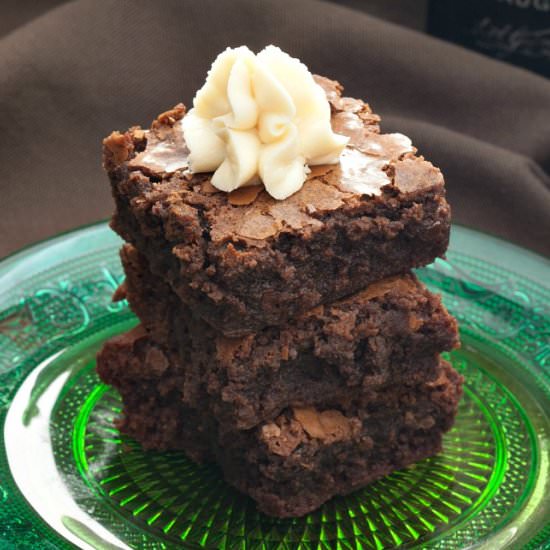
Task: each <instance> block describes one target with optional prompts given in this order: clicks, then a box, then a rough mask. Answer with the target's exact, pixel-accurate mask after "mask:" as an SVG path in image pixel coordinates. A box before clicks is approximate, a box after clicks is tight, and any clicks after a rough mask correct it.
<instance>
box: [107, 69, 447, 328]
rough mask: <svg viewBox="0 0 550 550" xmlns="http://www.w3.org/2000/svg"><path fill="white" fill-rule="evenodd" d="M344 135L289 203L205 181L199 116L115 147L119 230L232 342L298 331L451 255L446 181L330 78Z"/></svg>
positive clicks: (111, 152) (158, 126) (336, 123)
mask: <svg viewBox="0 0 550 550" xmlns="http://www.w3.org/2000/svg"><path fill="white" fill-rule="evenodd" d="M317 82H318V83H319V84H320V85H321V86H322V87H323V88H324V90H325V92H326V95H327V98H328V100H329V102H330V105H331V110H332V126H333V129H334V130H335V131H336V132H339V133H341V134H345V135H347V136H349V137H350V141H349V144H348V146H347V147H346V148H345V149H344V151H343V153H342V155H341V159H340V163H339V164H335V165H325V166H316V167H313V169H312V170H311V173H310V174H309V176H308V178H307V180H306V182H305V183H304V186H303V187H302V189H301V190H299V191H298V192H297V193H295V194H294V195H292V196H291V197H289V198H288V199H286V200H285V201H277V200H275V199H273V198H271V197H270V196H269V195H268V194H267V193H266V192H265V191H264V190H263V189H262V187H261V186H252V187H247V188H241V189H238V190H236V191H234V192H233V193H230V194H226V193H223V192H219V191H218V190H217V189H215V188H214V187H213V186H212V184H211V175H209V174H191V173H190V172H189V170H188V167H187V155H188V150H187V148H186V145H185V141H184V139H183V131H182V119H183V117H184V116H185V108H184V107H183V105H179V106H177V107H175V108H174V109H172V110H170V111H167V112H165V113H163V114H161V115H159V117H158V118H157V119H156V120H155V121H154V122H153V124H152V126H151V129H150V130H147V131H144V130H142V129H141V128H139V127H134V128H131V129H130V130H128V131H127V132H125V133H119V132H113V133H112V134H111V135H110V136H109V137H108V138H106V139H105V140H104V166H105V168H106V170H107V172H108V174H109V178H110V181H111V187H112V192H113V195H114V199H115V203H116V212H115V214H114V216H113V220H112V227H113V228H114V229H115V231H117V232H118V233H119V234H120V235H121V236H122V237H123V238H124V239H125V240H126V241H127V242H130V243H132V244H134V245H135V246H136V247H137V248H138V249H139V250H140V251H141V252H142V253H143V254H144V255H145V256H146V257H147V259H148V261H149V262H150V265H151V269H152V270H153V271H154V272H155V273H156V274H158V275H161V276H162V277H163V278H165V279H166V280H167V281H168V282H169V284H170V285H171V287H172V289H173V290H174V292H175V293H176V294H177V295H178V296H179V298H180V299H181V301H182V302H183V303H185V304H186V305H187V306H188V307H189V308H191V309H192V310H193V312H194V314H195V315H197V316H200V317H201V318H202V319H204V320H205V321H206V322H208V323H209V324H210V325H211V326H212V327H214V328H216V329H217V330H218V331H220V332H222V333H224V334H225V335H226V336H230V337H234V336H242V335H245V334H249V333H253V332H256V331H258V330H260V329H262V328H263V327H266V326H274V325H281V324H284V323H285V322H286V321H288V320H289V319H291V318H294V317H296V316H298V315H300V314H302V313H304V312H306V311H308V310H311V309H312V308H314V307H316V306H317V305H319V304H324V303H327V302H329V301H333V300H335V299H339V298H342V297H344V296H347V295H350V294H352V293H354V292H357V291H359V290H361V289H363V288H365V287H367V286H368V285H369V284H370V283H372V282H374V281H377V280H380V279H383V278H386V277H389V276H392V275H396V274H400V273H405V272H408V271H409V270H410V269H411V268H414V267H417V266H421V265H425V264H427V263H429V262H431V261H432V260H433V259H434V258H436V257H437V256H441V255H442V254H443V253H444V252H445V250H446V247H447V244H448V237H449V223H450V210H449V206H448V204H447V202H446V200H445V189H444V181H443V177H442V175H441V172H440V171H439V170H438V169H437V168H435V167H434V166H433V165H432V164H431V163H429V162H428V161H426V160H424V158H422V157H420V156H417V155H416V154H415V150H414V148H413V147H412V146H411V144H410V141H409V140H408V138H406V137H405V136H402V135H400V134H381V133H380V128H379V125H378V121H379V117H378V116H376V115H375V114H373V113H372V111H371V109H370V107H369V106H368V105H367V104H366V103H364V102H362V101H360V100H357V99H352V98H346V97H342V87H341V86H340V85H339V84H338V83H337V82H334V81H331V80H328V79H325V78H322V77H317Z"/></svg>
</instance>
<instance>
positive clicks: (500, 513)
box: [0, 223, 550, 550]
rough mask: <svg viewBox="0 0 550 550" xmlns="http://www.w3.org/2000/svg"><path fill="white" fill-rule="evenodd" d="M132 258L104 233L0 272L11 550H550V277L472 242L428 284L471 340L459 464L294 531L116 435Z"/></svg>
mask: <svg viewBox="0 0 550 550" xmlns="http://www.w3.org/2000/svg"><path fill="white" fill-rule="evenodd" d="M119 246H120V241H119V239H118V238H117V237H116V236H115V235H114V234H113V233H112V232H111V231H110V230H109V229H108V227H107V225H106V224H104V223H101V224H96V225H93V226H90V227H87V228H83V229H79V230H77V231H74V232H71V233H67V234H65V235H61V236H59V237H57V238H55V239H51V240H49V241H46V242H44V243H41V244H38V245H35V246H33V247H31V248H28V249H26V250H24V251H22V252H20V253H18V254H16V255H14V256H12V257H10V258H8V259H6V260H4V261H3V262H1V263H0V289H1V290H0V427H1V432H0V548H10V549H12V548H14V549H17V548H23V549H29V548H30V549H36V550H43V549H66V548H74V547H75V546H76V547H79V548H88V549H90V548H93V549H96V550H97V549H122V548H139V549H142V548H144V549H160V548H163V549H170V548H180V547H181V548H201V547H205V548H227V549H231V550H232V549H236V548H239V549H249V548H258V549H264V550H268V549H275V548H277V549H279V548H281V549H298V548H299V549H313V548H341V549H369V548H373V549H377V550H380V549H384V548H395V547H406V548H438V549H451V548H488V549H500V548H513V549H516V548H523V547H525V548H529V549H534V548H546V547H550V500H549V498H548V495H549V494H550V471H549V469H550V468H549V462H550V460H549V449H550V417H549V415H550V262H548V261H547V260H544V259H543V258H540V257H538V256H536V255H534V254H531V253H530V252H527V251H525V250H522V249H520V248H517V247H515V246H513V245H509V244H507V243H504V242H502V241H499V240H497V239H494V238H492V237H488V236H486V235H482V234H480V233H476V232H474V231H471V230H468V229H464V228H461V227H454V228H453V235H452V242H451V247H450V249H449V253H448V257H447V260H445V261H444V260H438V261H436V262H435V263H434V264H432V265H430V266H428V267H426V268H424V269H421V270H419V275H420V277H421V278H422V280H423V281H425V282H426V283H427V284H428V286H429V287H430V288H431V289H432V290H434V291H437V292H440V293H441V294H442V295H443V299H444V302H445V304H446V305H447V307H448V308H449V309H450V311H451V312H452V313H453V314H454V315H455V316H456V317H457V318H458V320H459V323H460V328H461V338H462V348H461V349H460V350H457V351H456V352H453V353H452V354H450V360H451V361H452V363H453V365H454V366H455V368H457V369H458V370H459V371H460V372H461V373H462V374H464V376H465V378H466V383H465V395H464V399H463V400H462V402H461V404H460V408H459V413H458V417H457V421H456V424H455V427H454V428H453V429H452V430H451V432H449V433H448V434H447V435H446V436H445V441H444V445H445V450H444V452H442V453H441V454H439V455H438V456H436V457H433V458H429V459H427V460H423V461H421V462H419V463H417V464H415V465H414V466H411V467H409V468H406V469H404V470H401V471H398V472H395V473H393V474H392V475H390V476H388V477H385V478H383V479H381V480H379V481H377V482H375V483H373V484H372V485H370V486H369V487H367V488H365V489H363V490H360V491H357V492H355V493H353V494H351V495H349V496H347V497H341V498H336V499H333V500H332V501H330V502H328V503H327V504H325V505H324V506H323V507H322V508H321V509H320V510H318V511H317V512H315V513H312V514H310V515H308V516H306V517H304V518H300V519H292V520H276V519H272V518H268V517H266V516H264V515H262V514H261V513H259V512H258V511H257V510H256V508H255V506H254V503H253V502H252V501H251V500H250V499H248V498H247V497H245V496H242V495H240V494H239V493H237V492H236V491H235V490H233V489H232V488H230V487H229V486H227V485H226V484H225V483H224V481H223V479H222V478H221V476H220V474H219V472H218V470H217V469H216V467H214V466H209V465H207V466H197V465H195V464H193V463H192V462H190V461H189V460H187V459H186V458H185V456H184V455H182V454H181V453H175V452H174V453H155V452H143V451H142V450H141V449H140V448H139V447H138V446H137V445H136V444H135V443H134V442H133V441H131V440H129V439H128V438H126V437H124V436H123V435H121V434H120V433H119V432H118V431H117V430H116V429H115V427H114V425H113V420H114V419H115V418H116V417H117V416H118V415H119V414H120V410H121V403H120V399H119V397H118V395H117V394H116V392H114V391H112V390H111V389H110V388H108V387H107V386H105V385H103V384H101V383H100V382H99V380H98V378H97V376H96V375H95V372H94V366H95V364H94V357H95V353H96V352H97V350H98V349H99V347H100V346H101V344H102V342H103V341H104V340H105V339H107V338H109V337H110V336H112V335H114V334H118V333H120V332H122V331H125V330H127V329H128V328H130V327H131V326H133V325H134V324H135V323H136V320H135V318H134V316H133V315H132V313H131V312H130V311H129V309H128V307H127V304H126V303H124V302H119V303H116V304H113V303H112V302H111V300H110V298H111V295H112V293H113V291H114V290H115V288H116V287H117V286H118V284H119V283H120V282H121V280H122V270H121V267H120V263H119V260H118V255H117V249H118V248H119Z"/></svg>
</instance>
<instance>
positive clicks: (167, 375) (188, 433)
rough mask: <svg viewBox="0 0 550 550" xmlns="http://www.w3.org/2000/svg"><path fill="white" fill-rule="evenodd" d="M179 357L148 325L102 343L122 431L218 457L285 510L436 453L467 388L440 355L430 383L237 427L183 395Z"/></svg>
mask: <svg viewBox="0 0 550 550" xmlns="http://www.w3.org/2000/svg"><path fill="white" fill-rule="evenodd" d="M178 361H179V358H178V357H177V355H176V354H175V353H174V352H173V351H169V350H167V349H166V348H164V347H162V346H160V345H158V344H156V343H154V342H153V341H151V339H150V337H149V336H148V335H147V333H146V331H145V330H143V329H142V328H141V327H138V328H137V329H135V330H134V331H132V332H130V333H128V334H125V335H122V336H118V337H115V338H113V339H112V340H111V341H109V342H107V343H106V344H105V346H104V348H103V350H102V351H101V353H100V354H99V356H98V372H99V373H100V376H101V377H102V378H103V380H105V381H106V382H108V383H111V384H113V385H114V386H115V388H116V389H117V390H118V391H119V392H120V394H121V396H122V400H123V404H124V409H123V417H122V419H121V420H120V423H119V428H120V429H121V431H122V432H124V433H126V434H128V435H129V436H131V437H133V438H135V439H136V440H137V441H138V442H139V443H141V445H142V446H143V447H144V448H146V449H159V450H163V449H180V450H183V451H184V452H185V453H186V454H187V455H188V456H189V457H190V458H192V459H193V460H195V461H216V462H218V464H219V465H220V466H221V468H222V471H223V474H224V477H225V478H226V480H227V481H228V482H229V483H230V484H232V485H234V486H235V487H237V488H238V489H239V490H241V491H242V492H244V493H247V494H249V495H250V496H251V497H252V498H253V499H255V500H256V501H257V503H258V506H259V508H260V510H262V511H263V512H265V513H267V514H270V515H273V516H280V517H289V516H301V515H304V514H306V513H308V512H310V511H312V510H314V509H315V508H317V507H318V506H320V505H321V504H322V503H323V502H325V501H327V500H328V499H330V498H331V497H333V496H335V495H343V494H346V493H349V492H350V491H353V490H355V489H358V488H360V487H363V486H364V485H366V484H368V483H370V482H371V481H373V480H375V479H377V478H380V477H382V476H384V475H386V474H388V473H390V472H392V471H394V470H396V469H399V468H403V467H404V466H407V465H408V464H411V463H413V462H416V461H418V460H420V459H422V458H425V457H428V456H431V455H433V454H435V453H437V452H439V451H440V450H441V442H442V435H443V433H445V432H446V431H447V430H449V429H450V427H451V425H452V423H453V420H454V416H455V414H456V409H457V403H458V401H459V399H460V396H461V393H462V378H461V377H460V376H459V375H458V374H457V373H456V372H455V371H454V370H453V369H452V368H451V367H450V366H449V365H448V364H447V363H446V362H445V361H441V362H440V363H439V364H438V366H437V367H436V369H435V371H434V373H433V374H432V375H431V376H430V377H428V378H427V379H426V380H422V381H419V380H416V381H413V380H408V381H405V382H404V383H402V384H398V385H396V384H393V385H386V386H382V387H377V388H374V387H369V388H365V390H364V392H363V393H361V394H360V395H358V396H356V397H355V398H353V399H352V398H346V399H343V400H342V401H340V402H335V403H331V404H330V405H318V406H315V407H313V406H300V407H298V406H291V407H288V408H285V409H284V410H283V411H281V412H280V413H279V414H278V415H277V416H275V417H274V418H273V419H271V420H269V421H265V422H262V423H260V424H259V425H258V426H255V427H253V428H251V429H248V430H233V429H228V428H227V427H226V426H224V425H223V424H222V423H221V422H219V421H217V420H215V419H214V418H213V417H212V416H211V415H209V414H208V413H207V412H205V411H206V410H207V407H204V406H201V405H200V402H199V403H197V407H190V406H188V405H186V404H185V403H184V402H183V400H182V399H181V396H180V394H179V392H178V387H179V384H180V383H181V378H180V373H181V370H182V369H181V366H180V364H179V363H178ZM183 370H185V369H183ZM128 373H132V375H131V376H128Z"/></svg>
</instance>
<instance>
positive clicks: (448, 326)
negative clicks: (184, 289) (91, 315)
mask: <svg viewBox="0 0 550 550" xmlns="http://www.w3.org/2000/svg"><path fill="white" fill-rule="evenodd" d="M121 257H122V261H123V265H124V269H125V272H126V282H125V293H126V297H127V298H128V301H129V303H130V306H131V307H132V308H133V310H134V311H135V313H136V314H137V315H138V317H139V318H140V320H141V321H142V323H143V324H144V326H145V327H146V328H147V330H148V331H149V332H150V334H151V335H152V337H153V339H154V340H155V341H157V342H159V343H161V344H163V345H165V346H167V347H169V348H170V349H173V350H175V352H176V353H177V354H178V357H179V358H180V361H181V363H182V364H184V365H185V366H186V370H185V372H184V373H182V376H183V380H182V386H181V395H182V398H183V399H184V401H185V402H186V403H187V404H189V405H191V406H194V407H197V406H198V405H199V403H198V401H199V400H202V399H203V397H202V396H203V394H204V393H206V394H207V395H208V396H209V409H210V411H211V413H212V414H214V415H215V416H216V417H217V418H218V419H219V420H220V421H223V422H224V423H225V424H227V425H232V426H233V427H235V428H239V429H244V428H250V427H252V426H255V425H256V424H258V423H259V422H261V421H262V420H265V419H268V418H272V417H273V416H274V415H276V414H278V412H279V411H281V410H282V409H284V408H285V407H287V406H291V405H294V406H302V405H304V404H308V405H314V404H316V403H324V404H326V403H328V402H329V400H332V401H338V400H341V399H343V398H344V397H345V396H346V395H350V394H351V395H353V394H356V393H360V392H362V391H365V389H366V388H368V387H381V386H384V385H388V384H398V383H401V382H402V381H404V380H422V379H425V378H427V377H429V376H431V375H432V374H433V372H435V369H436V368H437V365H438V362H439V360H438V354H439V353H441V352H442V351H448V350H451V349H452V348H454V347H456V346H457V344H458V335H457V326H456V321H455V320H454V319H453V318H452V317H451V316H450V315H449V314H448V313H447V311H446V310H445V308H444V307H443V305H442V304H441V300H440V298H439V296H437V295H434V294H432V293H430V292H429V291H428V290H427V289H426V288H425V287H424V286H423V285H422V284H421V283H420V282H419V281H418V280H417V279H416V278H415V276H414V275H412V274H408V275H401V276H398V277H391V278H389V279H385V280H383V281H379V282H377V283H373V284H371V285H370V286H369V287H367V289H365V290H363V291H361V292H358V293H356V294H353V295H351V296H349V297H346V298H344V299H342V300H337V301H335V302H332V303H331V304H326V305H321V306H317V307H316V308H314V309H313V310H310V311H309V312H306V313H304V314H302V315H300V316H298V317H296V318H294V319H292V320H289V321H287V322H286V323H285V324H284V325H281V326H278V327H268V328H264V329H263V330H261V331H259V332H257V333H255V334H249V335H246V336H242V337H235V338H228V337H226V336H224V335H223V334H220V333H218V332H217V331H216V330H214V329H213V328H212V327H211V326H210V325H209V324H208V323H206V322H204V321H203V320H201V319H200V318H198V317H196V316H195V315H194V312H193V311H192V310H191V309H189V308H187V307H186V306H185V305H184V304H183V303H182V302H181V300H180V299H179V297H178V296H177V295H176V294H175V293H174V292H173V291H172V290H171V287H170V286H169V285H168V284H167V283H165V282H164V281H163V279H162V278H161V277H158V276H156V275H155V274H153V273H152V271H151V270H150V269H149V264H148V262H147V260H146V258H145V257H144V256H143V255H141V254H140V253H139V252H138V251H137V250H136V249H135V248H134V247H133V246H131V245H125V246H124V247H123V249H122V251H121Z"/></svg>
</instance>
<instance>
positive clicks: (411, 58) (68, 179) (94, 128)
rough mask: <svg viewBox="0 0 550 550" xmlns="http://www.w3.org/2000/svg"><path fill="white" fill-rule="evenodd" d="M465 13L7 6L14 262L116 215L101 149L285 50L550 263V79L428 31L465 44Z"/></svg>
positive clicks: (240, 5) (0, 237)
mask: <svg viewBox="0 0 550 550" xmlns="http://www.w3.org/2000/svg"><path fill="white" fill-rule="evenodd" d="M476 1H477V0H476ZM448 2H449V0H438V3H439V6H443V5H444V4H448ZM484 2H489V3H490V2H492V7H491V9H493V8H494V4H496V3H497V0H484ZM468 4H469V3H468V1H466V0H464V1H461V2H455V5H461V6H462V7H463V10H466V8H467V7H468ZM472 5H473V4H472ZM476 5H478V6H479V3H477V4H476ZM449 13H450V12H448V11H445V10H443V11H442V12H440V13H439V15H438V14H437V13H436V14H435V15H434V12H433V4H432V7H431V8H430V6H429V5H428V3H427V2H423V1H421V0H392V1H391V2H390V1H387V0H344V1H341V2H329V1H328V0H327V1H322V0H272V1H269V0H232V1H228V2H222V1H218V0H204V1H201V2H198V1H188V0H162V1H158V2H150V1H146V0H136V1H133V2H130V1H116V0H102V1H101V2H97V1H96V0H73V1H71V2H62V1H59V0H57V1H55V0H41V1H40V2H30V1H27V2H21V1H20V0H2V2H1V3H0V68H1V70H0V167H1V170H2V177H1V179H0V206H1V210H0V257H2V256H4V255H6V254H9V253H11V252H13V251H15V250H16V249H18V248H20V247H21V246H24V245H27V244H29V243H31V242H34V241H36V240H40V239H43V238H46V237H49V236H52V235H55V234H56V233H58V232H60V231H65V230H68V229H70V228H73V227H76V226H78V225H82V224H85V223H90V222H93V221H95V220H98V219H104V218H107V217H108V216H109V215H110V213H111V211H112V201H111V198H110V194H109V188H108V183H107V180H106V177H105V176H104V174H103V173H102V170H101V165H100V164H101V162H100V150H101V147H100V143H101V139H102V138H103V137H104V136H105V135H107V134H108V133H109V132H110V131H111V130H113V129H125V128H127V127H128V126H131V125H133V124H142V125H148V124H149V123H150V121H151V120H152V119H153V118H154V116H155V115H156V114H158V113H159V112H161V111H164V110H166V109H167V108H169V107H171V106H172V105H174V104H175V103H177V102H179V101H183V102H184V103H187V104H189V103H190V101H191V99H192V97H193V94H194V92H195V91H196V89H197V88H198V87H199V86H200V85H201V84H202V82H203V81H204V77H205V74H206V70H207V69H208V68H209V66H210V64H211V62H212V60H213V59H214V57H215V56H216V54H217V53H219V52H220V51H221V50H223V49H224V48H225V47H226V46H228V45H230V46H237V45H240V44H247V45H248V46H249V47H251V48H252V49H253V50H255V51H258V50H259V49H261V48H262V47H263V46H265V45H266V44H269V43H275V44H277V45H279V46H281V47H282V48H283V49H284V50H286V51H288V52H289V53H291V54H292V55H294V56H297V57H299V58H301V59H302V60H303V61H304V62H305V63H306V64H307V65H308V66H309V67H310V69H311V70H312V71H314V72H318V73H321V74H325V75H327V76H330V77H333V78H336V79H338V80H339V81H340V82H342V84H343V85H344V86H345V88H346V93H347V94H349V95H354V96H358V97H362V98H365V99H367V100H368V101H369V102H370V103H371V105H372V106H373V108H374V109H375V111H376V112H378V113H379V114H381V116H382V117H383V118H382V128H383V130H384V131H400V132H403V133H406V134H408V135H410V136H411V137H412V139H413V141H414V143H415V145H416V146H417V147H418V148H419V150H420V152H421V153H422V154H424V155H425V156H426V157H427V158H429V159H430V160H432V161H433V162H434V164H437V165H438V166H440V167H441V168H442V170H443V172H444V174H445V177H446V181H447V188H448V194H449V199H450V201H451V204H452V207H453V215H454V220H455V221H457V222H459V223H462V224H464V225H468V226H470V227H474V228H477V229H480V230H483V231H486V232H488V233H491V234H494V235H497V236H500V237H503V238H505V239H508V240H511V241H513V242H515V243H517V244H520V245H523V246H526V247H528V248H531V249H533V250H535V251H538V252H539V253H542V254H546V255H549V256H550V177H549V173H550V81H549V80H547V79H545V78H543V77H542V76H539V75H537V74H535V73H534V72H529V71H527V70H524V69H521V68H517V67H515V66H512V65H510V64H508V63H504V62H503V61H495V60H493V59H489V58H488V57H486V56H484V55H480V54H478V53H474V52H472V51H469V50H466V49H464V48H462V47H459V46H456V45H453V44H450V43H448V42H444V41H442V40H439V39H437V38H433V37H431V36H427V35H426V34H425V32H424V31H426V29H428V30H429V31H430V32H432V33H433V34H438V35H440V36H444V37H446V38H450V39H453V40H454V41H456V42H458V43H463V44H465V43H466V39H465V38H464V37H468V36H471V33H470V34H468V32H469V31H468V27H464V28H462V30H461V29H460V28H458V27H457V26H455V27H453V26H452V25H451V26H449V25H450V23H449V17H448V14H449ZM461 13H462V15H461V17H462V16H465V17H466V16H467V15H468V14H467V13H466V12H465V11H462V12H461ZM498 13H501V14H502V13H503V12H501V11H499V12H498ZM464 14H466V15H464ZM372 15H375V16H377V17H380V18H384V19H385V20H386V21H383V20H382V19H379V18H376V17H372ZM543 16H547V14H537V18H538V19H537V20H538V21H539V23H540V20H541V17H543ZM434 17H435V19H434ZM513 17H515V15H513ZM455 19H456V18H455ZM387 21H391V22H393V23H397V24H398V25H395V24H392V23H389V22H387ZM468 21H469V20H468ZM517 22H518V23H519V20H518V21H517ZM467 23H468V22H467ZM468 24H469V23H468ZM521 24H522V25H523V24H524V23H523V22H522V23H521ZM457 25H459V21H458V19H457ZM451 34H452V36H451ZM466 45H470V46H472V47H476V45H475V44H466ZM486 53H491V52H486ZM506 61H514V60H513V59H507V60H506ZM516 61H517V60H516ZM520 61H521V60H520Z"/></svg>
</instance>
